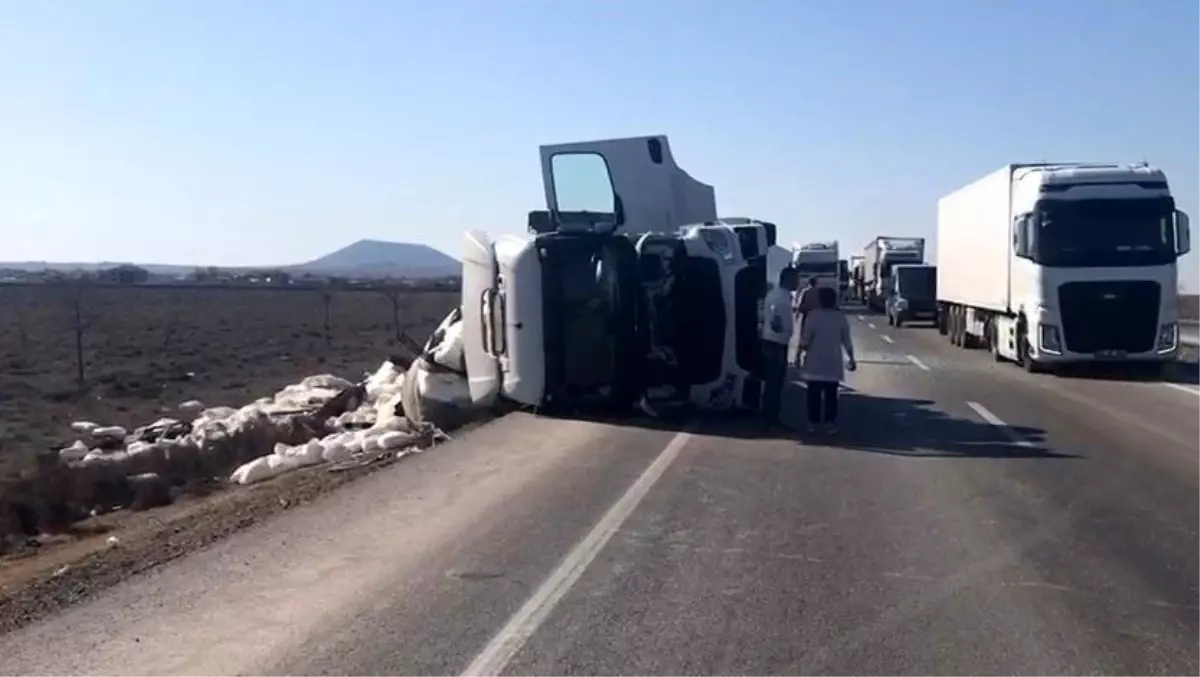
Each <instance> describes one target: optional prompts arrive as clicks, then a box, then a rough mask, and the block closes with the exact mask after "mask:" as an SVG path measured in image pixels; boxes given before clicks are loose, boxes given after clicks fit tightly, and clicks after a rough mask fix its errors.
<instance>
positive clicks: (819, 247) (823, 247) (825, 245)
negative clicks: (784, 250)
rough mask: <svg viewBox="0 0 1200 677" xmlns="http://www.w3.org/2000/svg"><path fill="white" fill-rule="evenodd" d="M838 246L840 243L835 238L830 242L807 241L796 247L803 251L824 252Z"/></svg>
mask: <svg viewBox="0 0 1200 677" xmlns="http://www.w3.org/2000/svg"><path fill="white" fill-rule="evenodd" d="M793 246H795V245H793ZM837 248H838V243H837V241H836V240H833V241H830V242H806V243H804V244H802V245H800V246H799V247H796V249H797V250H798V251H802V252H823V251H829V250H831V249H837Z"/></svg>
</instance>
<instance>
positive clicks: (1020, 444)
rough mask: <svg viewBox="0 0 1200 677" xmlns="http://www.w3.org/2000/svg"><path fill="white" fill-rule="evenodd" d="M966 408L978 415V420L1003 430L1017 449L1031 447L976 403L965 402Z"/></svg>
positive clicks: (998, 418)
mask: <svg viewBox="0 0 1200 677" xmlns="http://www.w3.org/2000/svg"><path fill="white" fill-rule="evenodd" d="M967 406H968V407H970V408H971V409H972V410H973V411H974V412H975V413H976V414H979V418H982V419H983V420H985V421H987V422H988V423H990V424H991V425H994V426H996V427H997V428H1000V429H1001V430H1003V431H1004V434H1005V435H1008V437H1009V439H1011V440H1012V441H1013V443H1015V444H1016V445H1017V446H1018V447H1026V448H1028V447H1032V446H1033V443H1032V442H1030V441H1029V440H1027V439H1023V438H1022V437H1021V436H1020V435H1017V433H1016V431H1014V430H1013V429H1012V428H1011V427H1009V425H1008V424H1007V423H1005V422H1004V421H1003V420H1001V419H1000V417H999V416H997V415H995V414H993V413H992V412H990V411H988V409H987V407H985V406H983V405H982V404H980V403H978V402H967Z"/></svg>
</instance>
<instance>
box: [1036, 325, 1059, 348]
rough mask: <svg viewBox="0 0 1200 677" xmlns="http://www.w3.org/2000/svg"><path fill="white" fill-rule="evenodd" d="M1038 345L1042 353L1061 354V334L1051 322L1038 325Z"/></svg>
mask: <svg viewBox="0 0 1200 677" xmlns="http://www.w3.org/2000/svg"><path fill="white" fill-rule="evenodd" d="M1038 334H1039V336H1038V347H1039V348H1040V349H1041V351H1042V352H1043V353H1054V354H1062V334H1060V333H1059V331H1058V327H1056V326H1055V325H1053V324H1042V325H1038Z"/></svg>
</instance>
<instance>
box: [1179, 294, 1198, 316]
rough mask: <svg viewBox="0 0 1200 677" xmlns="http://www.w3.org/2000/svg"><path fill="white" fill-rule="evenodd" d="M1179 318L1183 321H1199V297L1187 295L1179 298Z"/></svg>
mask: <svg viewBox="0 0 1200 677" xmlns="http://www.w3.org/2000/svg"><path fill="white" fill-rule="evenodd" d="M1179 317H1180V318H1181V319H1184V320H1198V319H1200V295H1196V294H1187V295H1181V296H1180V297H1179Z"/></svg>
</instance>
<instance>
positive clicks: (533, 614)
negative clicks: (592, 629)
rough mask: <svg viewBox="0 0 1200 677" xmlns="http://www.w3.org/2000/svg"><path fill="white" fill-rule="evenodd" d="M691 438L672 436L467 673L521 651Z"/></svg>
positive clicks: (500, 665) (503, 663) (495, 667)
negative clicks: (656, 456)
mask: <svg viewBox="0 0 1200 677" xmlns="http://www.w3.org/2000/svg"><path fill="white" fill-rule="evenodd" d="M691 437H692V435H691V433H689V432H681V433H679V434H677V435H675V437H673V438H671V441H670V442H668V443H667V446H666V447H665V448H664V449H663V450H662V452H661V453H660V454H659V455H658V458H656V459H654V462H653V463H651V464H650V466H649V467H648V468H646V470H645V472H643V473H642V476H641V477H639V478H638V479H637V481H636V482H634V483H633V485H632V486H630V487H629V489H628V490H627V491H626V492H625V495H624V496H622V497H621V498H620V499H618V500H617V502H616V503H614V504H613V506H612V507H611V508H609V509H608V512H606V513H605V514H604V517H601V518H600V521H599V522H597V523H596V526H594V527H592V530H591V531H590V532H588V535H587V536H585V537H584V538H583V540H582V541H580V542H579V544H578V545H576V546H575V547H574V548H572V549H571V552H569V553H567V556H566V557H564V558H563V560H562V562H560V563H559V565H558V566H557V567H556V568H555V569H554V571H553V572H551V573H550V576H549V577H547V578H546V580H545V581H543V582H542V584H541V585H540V586H538V588H537V590H535V591H534V593H533V595H532V596H530V598H529V601H527V602H525V604H524V605H523V606H522V607H521V608H520V609H518V610H517V613H515V614H513V616H512V618H510V619H509V620H508V622H507V623H505V624H504V627H503V628H501V629H500V632H498V633H496V636H495V637H493V638H492V641H490V642H488V644H487V646H485V647H484V648H483V651H481V652H479V655H478V656H477V657H476V658H475V660H474V661H471V664H470V665H469V666H467V669H466V670H465V671H464V672H463V674H464V675H499V674H501V673H502V672H504V669H505V668H507V667H508V664H509V662H510V661H512V658H513V656H515V655H517V652H518V651H520V650H521V647H523V646H525V643H526V642H527V641H529V638H530V637H532V636H533V633H535V632H537V629H538V628H539V627H540V626H541V625H542V623H544V622H545V621H546V619H547V618H548V617H549V616H550V612H552V611H554V607H555V606H557V605H558V602H559V601H560V600H561V599H562V598H563V596H564V595H566V594H567V591H569V590H570V589H571V586H573V585H574V584H575V582H576V581H578V580H579V577H580V576H582V575H583V572H584V570H586V569H587V567H588V565H590V564H591V563H592V562H593V561H594V560H595V559H596V555H598V554H600V551H601V550H602V549H603V548H604V546H605V544H607V543H608V541H609V540H610V539H611V538H612V537H613V534H615V533H616V532H617V530H618V529H620V528H621V524H623V523H624V522H625V520H626V519H628V518H629V515H630V514H632V513H633V511H634V509H635V508H637V506H638V504H639V503H641V501H642V499H643V498H645V497H646V494H648V493H650V489H651V488H652V487H653V486H654V483H655V482H657V481H658V479H659V478H660V477H662V475H663V473H664V472H666V471H667V468H668V467H669V466H670V465H671V462H672V461H674V460H675V457H676V456H678V455H679V450H680V449H682V448H683V446H684V445H685V444H687V442H688V440H689V439H691Z"/></svg>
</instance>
